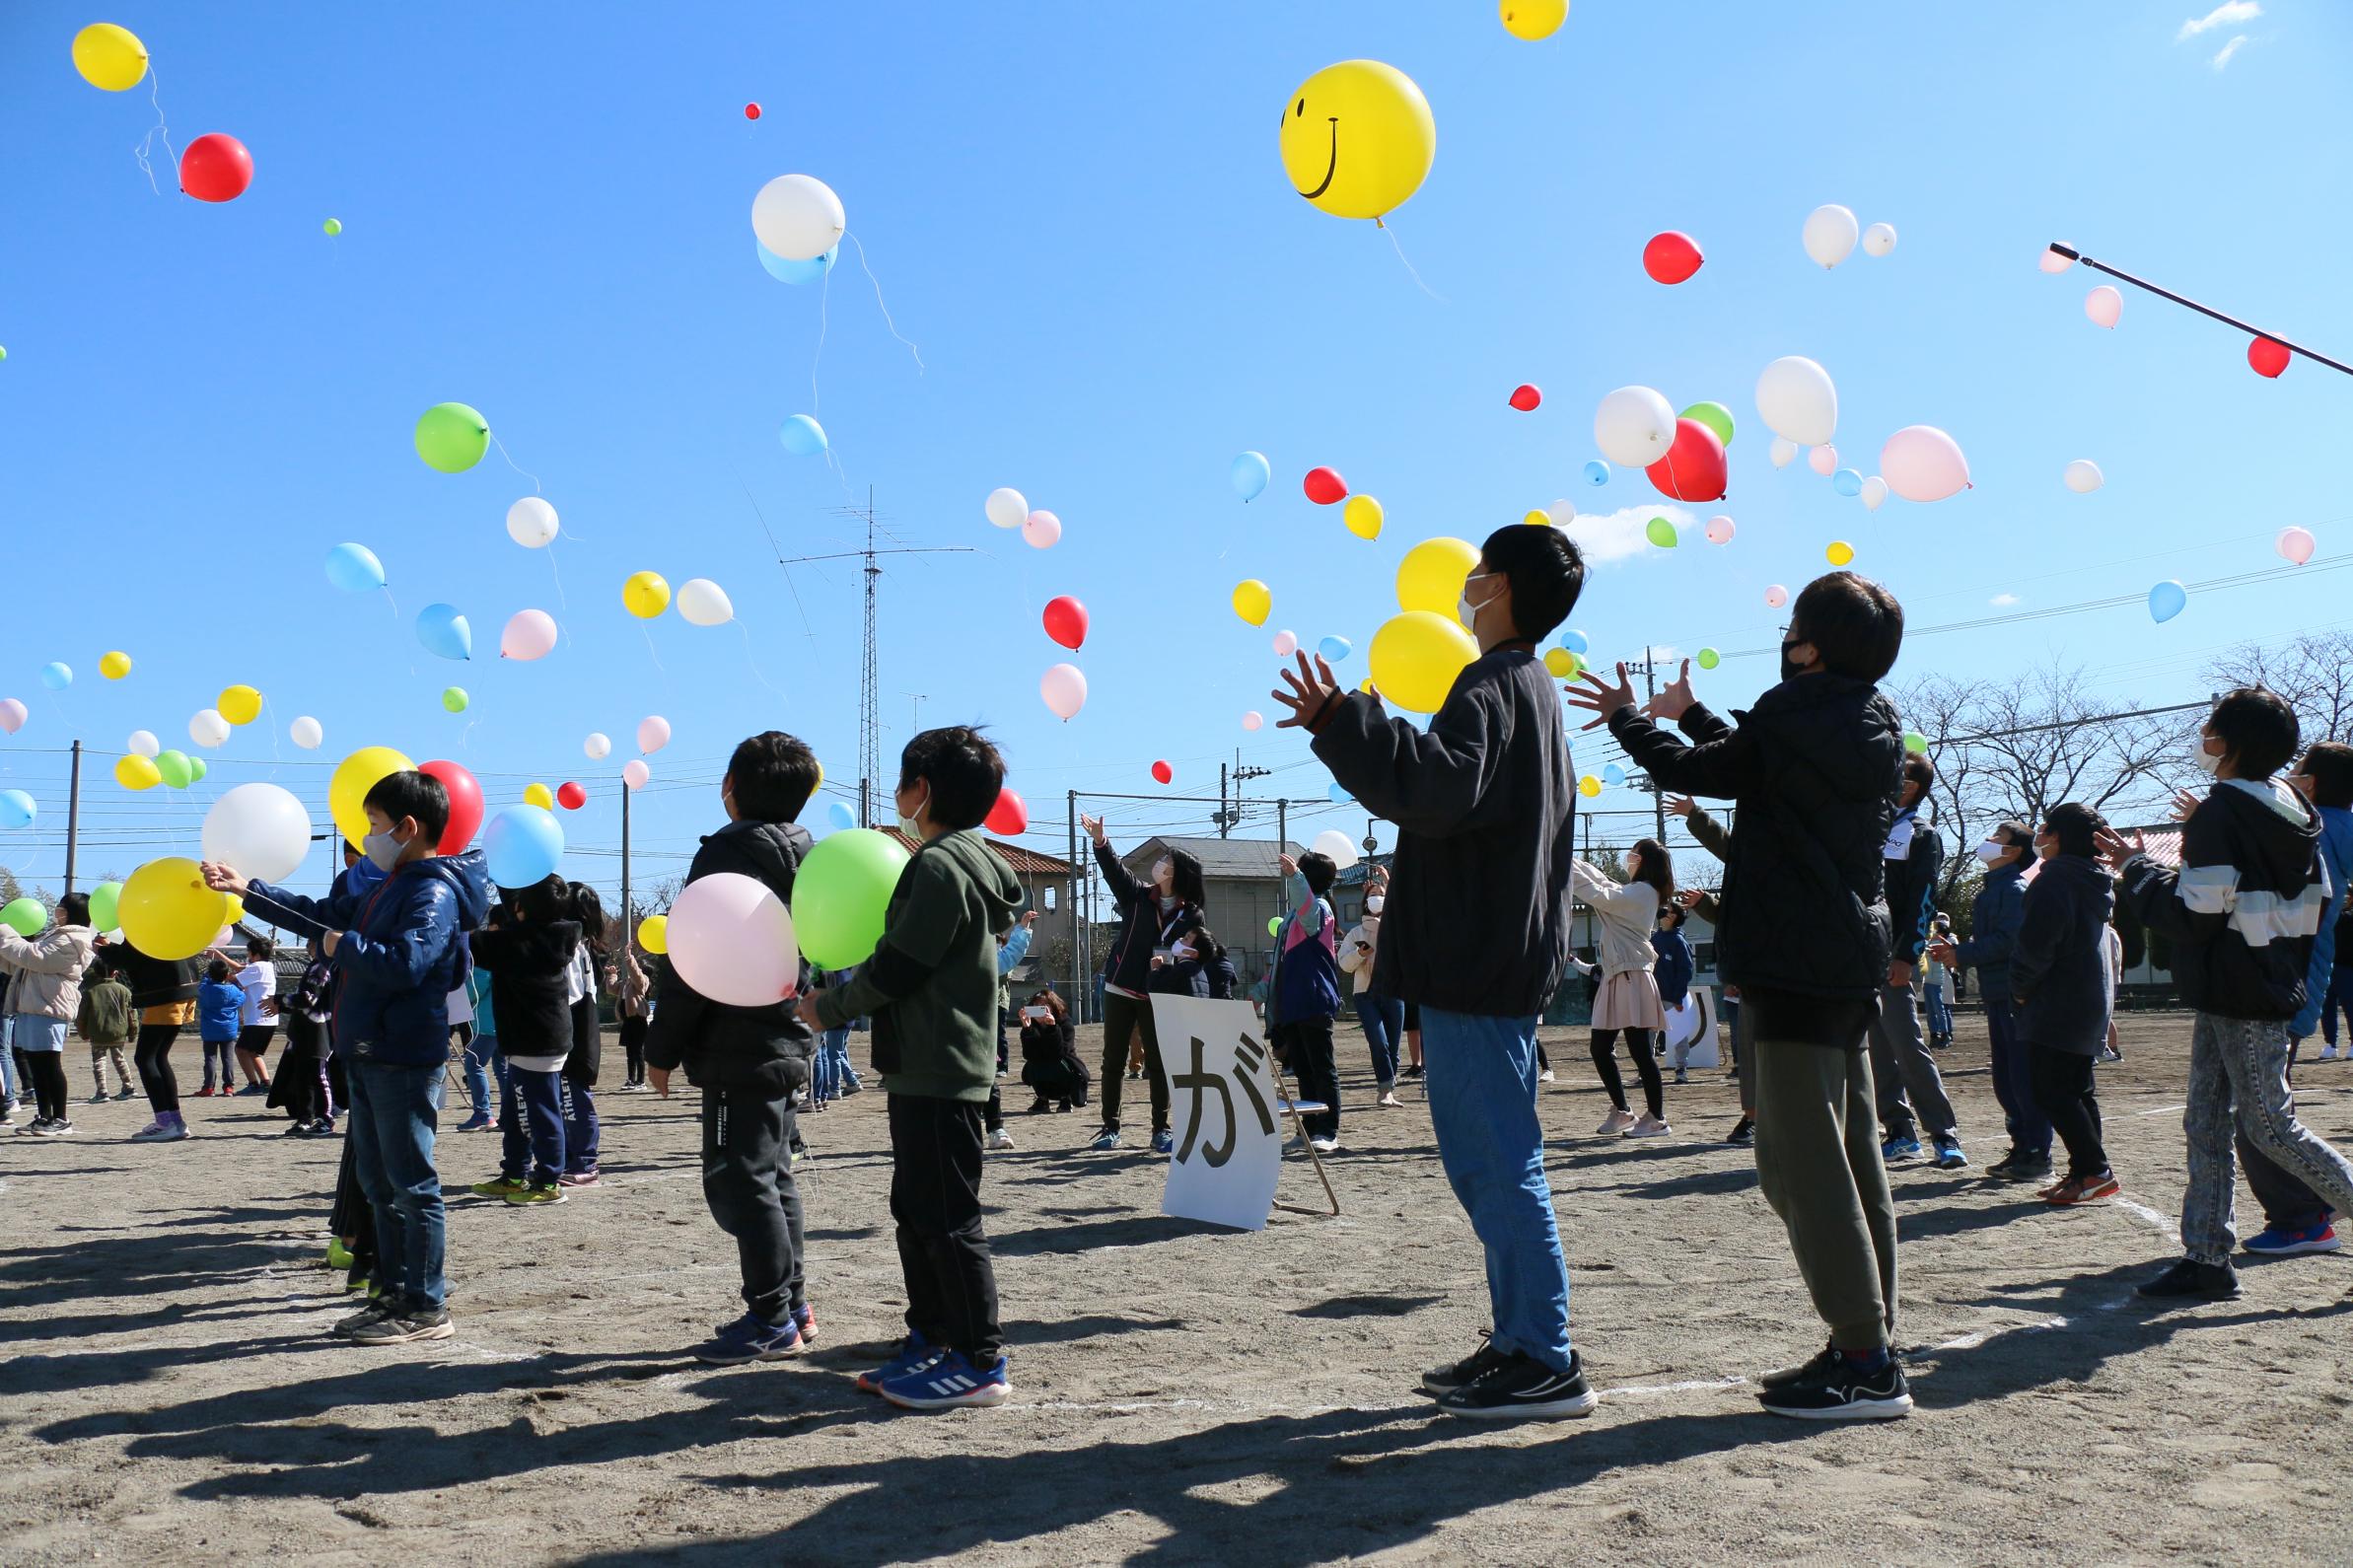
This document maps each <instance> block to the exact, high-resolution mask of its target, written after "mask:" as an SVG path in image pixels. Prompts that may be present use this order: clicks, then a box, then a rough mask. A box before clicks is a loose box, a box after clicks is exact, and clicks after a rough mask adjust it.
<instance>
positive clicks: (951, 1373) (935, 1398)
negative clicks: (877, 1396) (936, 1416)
mask: <svg viewBox="0 0 2353 1568" xmlns="http://www.w3.org/2000/svg"><path fill="white" fill-rule="evenodd" d="M1012 1391H1013V1385H1012V1384H1011V1383H1010V1382H1009V1381H1007V1379H1006V1376H1005V1358H1004V1357H1003V1356H999V1357H998V1358H997V1364H996V1365H995V1366H993V1367H990V1368H988V1369H987V1370H986V1371H983V1370H982V1369H980V1368H979V1367H975V1366H974V1365H972V1363H971V1362H969V1361H967V1360H965V1359H964V1356H963V1352H962V1351H957V1350H951V1351H947V1352H945V1353H944V1354H942V1355H940V1356H939V1357H937V1358H936V1359H934V1360H930V1361H926V1362H924V1363H923V1365H921V1366H919V1367H916V1368H913V1369H912V1370H910V1371H907V1372H903V1373H901V1374H899V1375H898V1376H897V1377H895V1378H891V1379H890V1380H888V1381H887V1382H885V1383H884V1385H883V1389H882V1393H883V1397H884V1398H886V1399H888V1400H890V1401H891V1403H892V1404H895V1405H897V1406H898V1407H899V1408H900V1409H902V1410H961V1409H963V1408H964V1407H965V1406H966V1405H991V1404H1003V1403H1004V1402H1005V1396H1006V1395H1007V1394H1009V1393H1011V1392H1012Z"/></svg>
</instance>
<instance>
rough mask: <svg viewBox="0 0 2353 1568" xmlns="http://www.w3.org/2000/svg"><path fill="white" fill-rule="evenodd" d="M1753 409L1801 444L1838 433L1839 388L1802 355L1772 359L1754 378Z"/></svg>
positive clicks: (1781, 433)
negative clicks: (1761, 373) (1754, 399)
mask: <svg viewBox="0 0 2353 1568" xmlns="http://www.w3.org/2000/svg"><path fill="white" fill-rule="evenodd" d="M1756 412H1757V415H1758V416H1759V417H1760V418H1762V419H1763V420H1764V422H1765V426H1766V428H1767V429H1769V430H1771V431H1772V432H1773V434H1774V435H1776V436H1785V437H1787V438H1788V439H1789V440H1791V441H1794V442H1796V443H1797V444H1798V445H1799V446H1801V447H1818V446H1820V445H1821V444H1822V443H1824V442H1826V441H1828V440H1829V439H1830V438H1831V437H1832V436H1834V435H1836V434H1837V433H1838V389H1837V388H1835V387H1833V386H1831V385H1830V373H1829V372H1828V371H1826V370H1824V369H1822V368H1821V367H1820V366H1819V365H1817V364H1816V363H1815V362H1814V361H1813V360H1810V359H1808V358H1806V357H1805V356H1804V355H1802V354H1790V355H1787V356H1785V357H1783V358H1781V359H1777V360H1775V361H1773V362H1772V363H1771V364H1770V365H1767V366H1766V367H1765V368H1764V374H1763V375H1761V376H1759V377H1757V378H1756Z"/></svg>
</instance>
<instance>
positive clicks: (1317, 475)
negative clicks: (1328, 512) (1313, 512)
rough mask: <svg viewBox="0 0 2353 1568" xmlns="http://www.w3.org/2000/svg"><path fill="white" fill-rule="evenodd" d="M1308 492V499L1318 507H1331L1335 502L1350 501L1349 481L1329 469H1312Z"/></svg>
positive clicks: (1309, 474)
mask: <svg viewBox="0 0 2353 1568" xmlns="http://www.w3.org/2000/svg"><path fill="white" fill-rule="evenodd" d="M1307 492H1308V499H1309V500H1311V501H1313V502H1315V503H1316V504H1317V505H1318V506H1329V505H1331V504H1332V503H1333V502H1334V501H1345V500H1347V499H1348V481H1347V480H1345V479H1343V478H1341V477H1340V476H1339V475H1338V474H1336V473H1334V472H1333V471H1332V470H1331V469H1329V468H1310V469H1309V470H1308V477H1307Z"/></svg>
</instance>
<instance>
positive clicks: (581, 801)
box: [555, 783, 588, 812]
mask: <svg viewBox="0 0 2353 1568" xmlns="http://www.w3.org/2000/svg"><path fill="white" fill-rule="evenodd" d="M555 804H556V805H558V806H561V807H562V808H563V809H564V810H565V811H567V812H576V811H578V810H580V808H582V807H583V806H586V805H587V804H588V791H587V790H584V789H582V788H581V787H580V786H579V785H577V784H569V783H567V784H559V785H557V786H556V790H555Z"/></svg>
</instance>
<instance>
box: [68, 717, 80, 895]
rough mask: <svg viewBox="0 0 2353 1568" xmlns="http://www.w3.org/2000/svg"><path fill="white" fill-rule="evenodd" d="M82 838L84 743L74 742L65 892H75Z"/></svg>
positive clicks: (69, 796) (69, 797)
mask: <svg viewBox="0 0 2353 1568" xmlns="http://www.w3.org/2000/svg"><path fill="white" fill-rule="evenodd" d="M81 836H82V743H81V742H80V741H76V742H74V773H73V787H72V790H71V792H70V793H69V794H68V795H67V796H66V797H65V891H67V892H69V893H70V892H72V891H74V844H75V840H77V839H78V838H80V837H81Z"/></svg>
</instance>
